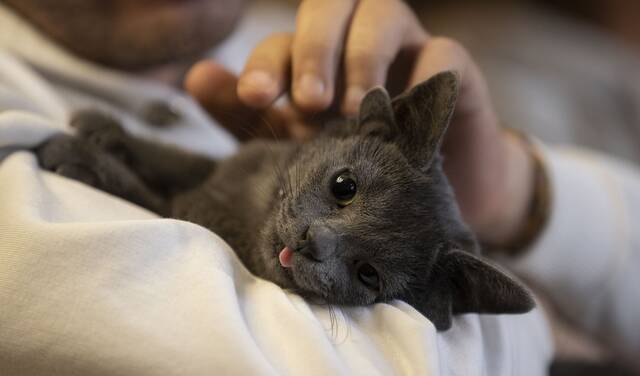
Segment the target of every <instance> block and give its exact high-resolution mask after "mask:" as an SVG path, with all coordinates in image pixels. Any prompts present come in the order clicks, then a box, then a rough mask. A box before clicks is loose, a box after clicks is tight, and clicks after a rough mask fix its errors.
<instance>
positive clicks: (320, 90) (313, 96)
mask: <svg viewBox="0 0 640 376" xmlns="http://www.w3.org/2000/svg"><path fill="white" fill-rule="evenodd" d="M293 99H294V101H295V103H296V105H297V106H298V107H300V108H302V109H304V110H307V111H321V110H325V109H326V108H327V107H329V105H330V104H331V100H332V99H333V93H332V92H331V90H330V87H329V86H328V85H327V84H326V82H325V81H324V80H323V79H321V78H320V77H318V76H317V75H315V74H310V73H306V74H303V75H302V76H301V77H300V78H299V79H298V80H296V81H295V84H294V86H293Z"/></svg>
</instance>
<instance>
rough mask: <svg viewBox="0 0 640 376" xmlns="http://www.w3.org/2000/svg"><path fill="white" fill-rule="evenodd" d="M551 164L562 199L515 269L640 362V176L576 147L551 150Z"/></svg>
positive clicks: (557, 196)
mask: <svg viewBox="0 0 640 376" xmlns="http://www.w3.org/2000/svg"><path fill="white" fill-rule="evenodd" d="M547 166H548V171H549V174H550V177H551V179H552V180H553V189H554V192H553V193H554V196H555V197H554V199H553V208H552V216H551V220H550V223H549V226H548V229H547V230H546V231H545V233H544V234H543V236H542V237H541V238H540V239H538V241H537V243H536V244H535V245H534V246H533V248H532V249H530V250H529V251H528V252H527V253H525V256H524V257H522V258H521V259H520V260H517V262H515V263H514V264H513V265H512V266H513V268H514V269H515V270H517V271H518V272H519V273H520V274H522V275H525V276H528V277H529V278H531V279H532V280H534V281H536V282H537V283H538V284H539V286H541V287H543V288H544V290H545V291H546V292H547V293H549V295H550V296H551V297H552V298H553V300H554V301H555V302H556V303H557V304H558V305H559V308H561V309H562V310H563V311H564V313H565V314H567V315H568V317H571V318H572V319H574V320H576V321H577V322H579V323H580V324H582V326H584V327H585V328H587V329H589V330H590V331H592V332H594V333H595V334H598V335H600V336H601V337H604V338H608V339H609V340H610V342H612V344H613V345H614V346H615V347H616V348H618V349H619V350H621V351H622V352H624V353H627V354H628V355H630V356H631V357H632V358H633V359H634V361H637V354H639V353H640V289H639V287H640V231H639V230H640V171H639V170H638V169H637V167H636V166H632V165H630V164H627V163H624V162H622V161H619V160H616V159H613V158H610V157H607V156H605V155H601V154H598V153H594V152H591V151H587V150H581V149H577V148H563V149H556V150H555V151H554V152H553V153H549V154H548V160H547ZM634 354H635V355H634Z"/></svg>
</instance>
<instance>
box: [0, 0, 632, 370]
mask: <svg viewBox="0 0 640 376" xmlns="http://www.w3.org/2000/svg"><path fill="white" fill-rule="evenodd" d="M251 14H253V15H255V16H256V18H257V16H259V15H261V14H260V13H259V12H255V11H254V12H253V13H251V12H250V15H251ZM256 21H257V20H256V19H253V20H252V21H251V20H250V21H245V22H244V24H243V25H244V26H245V27H249V26H250V25H252V24H255V23H256ZM260 21H263V19H260ZM253 34H255V33H250V32H245V33H244V34H241V35H244V36H246V35H253ZM257 37H259V35H258V36H256V35H254V38H257ZM233 40H234V39H233V38H232V39H231V41H233ZM243 43H247V42H246V41H245V42H243ZM246 47H247V49H248V48H249V47H251V46H246ZM225 48H227V49H228V50H229V49H230V50H233V48H231V47H228V46H225ZM0 50H1V51H2V52H0V153H4V154H5V155H7V156H6V157H5V158H4V159H3V160H1V161H0V374H2V375H4V374H20V375H29V374H33V375H36V374H64V375H75V374H77V375H86V374H109V375H112V374H114V375H116V374H119V375H178V374H183V375H207V374H319V375H320V374H322V375H324V374H362V375H375V374H407V375H416V374H426V375H492V376H493V375H542V374H545V372H546V366H547V362H548V361H549V359H550V356H551V350H552V349H551V340H550V337H549V333H548V329H547V326H546V323H545V321H544V318H543V316H542V314H541V313H540V312H539V311H537V310H534V311H533V312H531V313H528V314H524V315H501V316H496V315H475V314H469V315H462V316H458V317H456V319H455V320H454V324H453V327H452V329H450V330H449V331H446V332H442V333H438V332H436V331H435V329H434V327H433V325H432V324H431V323H430V322H429V321H428V320H426V319H425V318H424V317H423V316H421V315H420V314H419V313H418V312H416V311H415V310H414V309H413V308H411V307H410V306H408V305H407V304H404V303H402V302H395V303H393V304H377V305H375V306H372V307H366V308H352V309H342V310H338V311H336V312H338V314H337V316H336V319H335V320H334V321H333V322H332V320H331V317H332V315H331V313H330V312H329V311H328V310H327V309H326V308H323V307H318V306H313V305H310V304H308V303H306V302H305V301H303V300H302V299H301V298H299V297H298V296H296V295H293V294H290V293H287V292H284V291H282V290H281V289H280V288H279V287H277V286H275V285H274V284H272V283H269V282H266V281H263V280H261V279H258V278H256V277H254V276H252V275H251V274H250V273H248V272H247V270H246V269H245V268H244V267H243V265H242V264H241V263H240V262H239V260H238V259H237V258H236V256H235V254H234V253H233V252H232V250H231V249H229V247H228V246H227V245H226V244H225V243H224V242H223V241H222V240H221V239H220V238H218V237H217V236H216V235H215V234H212V233H211V232H209V231H208V230H206V229H204V228H202V227H199V226H197V225H194V224H190V223H187V222H182V221H177V220H171V219H161V218H158V217H157V216H155V215H154V214H152V213H149V212H147V211H145V210H143V209H140V208H138V207H136V206H134V205H132V204H130V203H127V202H124V201H122V200H120V199H118V198H116V197H112V196H110V195H108V194H106V193H103V192H99V191H96V190H94V189H92V188H90V187H87V186H85V185H82V184H80V183H78V182H75V181H71V180H68V179H64V178H62V177H59V176H56V175H53V174H50V173H46V172H42V171H41V170H39V168H38V166H37V163H36V161H35V159H34V156H33V155H32V154H31V153H29V152H28V151H15V149H16V148H19V147H24V146H30V145H35V144H37V143H38V142H40V141H41V140H43V139H44V138H46V137H47V136H49V135H50V134H51V133H52V132H59V131H65V130H66V129H67V126H66V123H67V120H68V118H69V115H70V114H71V113H72V112H73V111H74V110H75V109H77V108H81V107H85V106H87V105H91V106H98V107H100V108H103V109H106V110H108V111H111V112H112V113H113V114H114V115H116V116H117V117H118V118H120V119H121V120H122V121H123V122H124V125H125V126H126V127H127V128H128V129H129V130H130V131H132V132H135V133H138V134H140V135H142V136H144V137H149V138H154V139H159V140H162V141H165V142H173V143H176V144H178V145H181V146H183V147H187V148H190V149H193V150H196V151H200V152H204V153H207V154H209V155H212V156H221V155H225V154H229V153H230V152H232V151H233V149H234V144H233V141H232V140H231V139H230V138H229V137H228V135H227V134H226V133H225V132H223V131H222V130H220V128H218V127H216V126H215V124H213V123H212V122H211V121H210V120H209V119H208V118H207V116H206V114H204V113H203V111H202V110H201V109H200V108H198V107H197V106H196V105H195V104H194V103H193V101H191V99H189V98H188V97H186V96H184V95H183V94H182V93H180V92H179V91H177V90H174V89H172V88H168V87H165V86H162V85H159V84H156V83H152V82H148V81H144V80H141V79H139V78H134V77H130V76H125V75H123V74H120V73H117V72H113V71H108V70H105V69H103V68H99V67H96V66H93V65H91V64H89V63H87V62H83V61H80V60H78V59H75V58H73V57H72V56H70V55H68V54H66V53H65V52H63V51H62V50H60V49H58V48H57V47H56V46H54V45H53V44H52V43H50V42H49V41H47V40H45V39H43V38H42V37H41V36H40V35H38V33H36V32H34V31H33V30H32V29H31V28H30V27H29V26H28V25H26V24H24V23H23V22H21V21H20V20H19V19H18V18H16V17H15V16H14V15H13V14H12V13H11V12H10V11H9V10H7V9H6V8H5V7H4V6H2V5H0ZM245 52H246V50H245ZM245 52H242V53H245ZM235 53H237V54H238V55H237V56H240V55H241V54H242V53H238V52H237V51H236V52H235ZM232 55H233V54H232ZM232 57H233V56H231V57H229V56H227V57H220V58H221V59H228V60H226V61H228V62H229V63H231V62H233V59H232ZM240 63H241V61H236V64H240ZM157 99H161V100H165V101H169V102H170V103H172V104H173V105H174V106H175V107H176V108H178V110H179V112H180V113H181V114H182V115H183V123H184V124H183V125H182V126H179V127H173V128H168V129H164V130H157V129H153V130H152V131H151V130H150V129H151V128H150V127H147V126H145V124H144V121H143V119H142V118H141V117H140V116H139V115H138V114H139V113H140V111H141V110H142V109H143V108H144V106H145V104H146V103H148V102H149V101H152V100H157ZM0 155H1V154H0ZM549 158H550V161H551V162H550V163H551V165H552V166H556V167H557V168H556V167H554V171H557V173H556V174H554V177H556V178H557V179H554V190H556V191H557V192H559V194H558V200H556V203H555V205H556V210H555V214H554V219H553V221H552V225H551V227H550V228H549V230H548V232H547V234H546V238H545V239H543V240H542V241H541V242H540V244H539V245H540V248H539V249H536V250H532V252H531V255H530V258H529V259H526V260H523V261H522V265H521V267H522V269H523V270H524V271H525V272H527V271H528V272H531V273H534V274H535V275H544V276H545V278H547V279H549V281H553V280H560V281H561V282H566V283H567V287H566V290H562V292H563V294H566V295H570V296H571V297H572V299H573V300H572V302H575V304H576V307H584V308H585V309H587V308H588V307H587V306H588V305H589V303H590V301H591V297H590V296H589V295H588V293H587V290H588V288H589V287H587V288H585V289H584V290H583V289H581V287H582V286H583V285H588V284H589V283H590V281H595V280H597V277H601V276H602V275H603V274H606V273H607V272H608V271H611V270H614V269H612V268H614V266H613V264H609V263H605V264H604V265H603V266H602V267H603V268H604V269H602V270H598V271H594V273H593V275H591V274H589V275H585V273H584V272H585V271H583V270H579V269H582V268H578V267H575V268H570V267H568V266H567V265H566V264H567V263H566V262H565V265H560V266H557V267H554V263H555V262H558V261H559V260H558V257H560V256H558V255H548V252H549V251H547V250H553V249H561V250H563V251H565V248H571V249H573V248H572V247H573V246H574V245H578V244H577V243H576V242H577V241H578V240H576V239H575V237H574V236H572V234H574V233H573V229H575V228H576V227H577V226H574V223H573V221H578V220H579V221H580V223H581V224H582V226H583V228H585V227H586V228H588V231H590V232H593V234H592V236H593V237H594V239H592V241H590V242H588V243H587V242H586V241H585V242H584V244H583V243H580V244H579V245H580V246H582V247H584V248H583V252H585V253H586V254H589V255H591V254H592V253H593V252H595V245H596V244H598V245H599V247H598V250H604V251H603V252H605V253H606V255H605V256H603V257H604V258H606V259H607V260H610V259H613V258H614V256H611V255H612V254H613V253H611V254H610V253H607V252H606V251H607V250H611V249H613V248H614V247H617V245H618V244H619V243H617V242H613V240H616V241H617V240H618V238H617V237H616V236H615V235H612V234H615V233H617V232H615V231H618V227H617V225H615V224H614V223H613V222H611V224H610V225H609V226H596V225H597V223H598V222H590V221H589V217H588V216H584V215H581V213H582V214H584V213H585V212H584V211H588V210H591V209H590V208H593V207H592V206H591V203H592V202H591V201H593V200H591V196H590V194H591V193H590V191H588V190H586V189H583V187H580V190H578V189H577V188H576V185H575V184H576V182H575V180H574V179H573V178H572V176H574V175H571V174H569V173H567V171H573V170H574V169H575V168H577V167H575V166H578V165H579V164H577V162H574V160H573V159H571V158H565V156H564V155H563V154H555V153H554V152H550V153H549ZM565 173H566V174H565ZM611 173H612V174H614V175H616V176H619V180H620V184H621V186H624V187H628V189H630V190H633V187H634V186H637V184H638V183H637V181H638V179H637V178H636V177H634V175H633V173H629V172H627V171H622V172H621V171H618V170H613V171H612V172H611ZM581 176H582V175H581ZM563 177H564V178H563ZM583 178H584V179H586V180H585V181H588V182H589V184H592V185H593V187H594V188H593V189H596V190H597V189H598V188H597V187H600V186H601V185H602V184H604V183H603V180H602V179H600V178H599V176H598V175H597V174H594V173H592V172H590V170H589V171H587V170H585V171H584V176H583ZM616 179H618V178H616ZM578 183H580V184H582V183H581V181H578ZM574 190H575V191H576V192H575V194H568V193H567V192H573V191H574ZM638 191H639V190H637V189H636V190H635V193H634V192H628V193H629V194H628V195H627V196H621V200H623V201H621V202H620V205H622V206H623V207H624V206H628V205H634V206H635V207H638V205H640V200H638V196H637V194H638V193H637V192H638ZM597 193H598V195H597V197H600V198H601V199H602V200H603V201H602V202H601V203H600V204H598V206H597V207H596V209H595V210H598V215H599V216H600V217H601V218H607V216H616V215H617V214H615V213H614V210H616V209H614V206H613V205H611V202H612V199H611V197H610V196H609V195H607V194H605V193H603V192H597ZM634 194H635V196H633V197H635V198H634V200H635V201H631V199H629V197H628V196H629V195H634ZM565 200H568V201H565ZM571 200H577V202H576V201H571ZM578 203H579V204H578ZM567 208H569V213H570V214H567V213H565V212H564V211H562V210H565V211H566V210H567ZM638 212H639V211H638V210H635V211H634V210H629V211H627V214H628V215H630V216H633V215H635V221H636V225H637V218H638V214H637V213H638ZM573 213H576V214H573ZM574 215H575V217H574ZM615 218H618V217H615ZM612 221H613V220H612ZM594 223H595V224H596V225H594ZM627 224H629V225H632V222H628V223H627ZM594 228H597V229H598V230H599V231H600V232H595V231H593V229H594ZM636 228H637V227H636ZM627 234H628V235H629V236H631V237H634V238H633V239H635V240H634V241H635V243H633V244H634V245H633V247H635V248H633V249H632V250H630V251H629V253H628V254H629V255H635V256H634V257H636V261H635V265H638V262H637V254H638V248H639V247H638V241H637V239H638V238H637V237H638V235H637V234H634V232H633V228H632V227H630V228H629V231H628V232H627ZM625 244H626V243H625ZM574 254H575V253H571V255H574ZM547 260H549V261H547ZM586 260H588V261H586ZM594 260H595V261H594V264H588V265H589V268H587V269H588V270H591V269H590V268H591V267H595V266H601V264H600V263H599V262H597V259H595V256H594ZM572 262H573V263H574V264H579V265H582V264H581V263H585V265H587V264H586V263H587V262H591V259H589V257H579V258H575V259H573V260H572ZM607 265H608V266H607ZM616 265H618V266H616V267H620V268H621V266H620V265H622V264H620V263H619V264H616ZM626 267H631V266H628V265H626ZM607 268H608V269H607ZM619 270H622V269H619ZM596 272H597V273H596ZM545 273H547V274H545ZM564 273H566V274H567V275H566V276H564V277H562V276H559V275H558V274H564ZM620 278H623V279H624V278H626V277H620ZM574 279H575V280H574ZM628 280H629V279H627V281H628ZM576 281H577V282H576ZM618 282H619V281H618V280H615V279H613V278H612V279H610V280H609V283H608V285H607V286H609V287H610V289H609V290H607V291H608V293H606V292H605V293H603V294H604V295H603V296H607V297H609V300H613V301H615V303H616V304H617V305H613V306H611V307H609V308H606V307H603V305H604V303H602V304H601V303H599V302H594V303H593V304H594V307H595V308H589V312H594V316H593V317H595V319H594V320H593V321H592V322H593V323H594V324H593V325H596V326H598V325H600V326H602V325H601V323H600V322H601V321H599V320H598V319H599V318H602V317H604V316H614V317H616V318H621V321H620V323H621V324H620V325H622V326H621V329H624V328H626V329H627V330H628V329H629V328H630V327H628V326H627V325H631V324H633V323H634V320H636V321H637V320H638V317H640V315H635V316H633V312H634V311H631V313H629V315H627V314H625V313H624V312H623V310H624V309H625V308H627V309H628V308H629V307H631V305H630V304H629V303H627V304H626V305H625V301H624V299H623V298H624V297H623V295H622V294H619V293H618V291H622V292H625V291H626V292H629V290H624V289H621V290H617V288H618V287H619V286H618V285H617V283H618ZM611 297H615V299H611ZM637 311H638V309H637V307H636V309H635V312H636V313H637ZM603 312H604V313H605V314H603ZM637 327H638V326H636V328H637ZM630 337H633V338H635V339H636V340H637V335H632V334H630ZM631 342H633V341H631Z"/></svg>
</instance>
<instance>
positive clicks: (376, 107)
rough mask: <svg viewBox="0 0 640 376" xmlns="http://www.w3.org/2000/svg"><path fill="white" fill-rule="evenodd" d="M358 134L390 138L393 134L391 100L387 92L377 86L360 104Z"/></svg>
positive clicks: (393, 123)
mask: <svg viewBox="0 0 640 376" xmlns="http://www.w3.org/2000/svg"><path fill="white" fill-rule="evenodd" d="M358 133H360V134H361V135H376V136H381V137H383V138H387V139H388V138H390V137H391V136H392V135H393V134H394V133H395V120H394V116H393V109H392V107H391V98H389V94H388V93H387V91H386V90H385V89H384V88H383V87H381V86H377V87H375V88H373V89H371V90H369V91H368V92H367V94H366V95H365V96H364V98H363V99H362V103H361V104H360V115H359V116H358Z"/></svg>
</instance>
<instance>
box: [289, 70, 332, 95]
mask: <svg viewBox="0 0 640 376" xmlns="http://www.w3.org/2000/svg"><path fill="white" fill-rule="evenodd" d="M324 89H325V87H324V82H322V80H321V79H319V78H318V77H316V76H314V75H312V74H305V75H304V76H302V77H301V78H300V79H299V80H298V85H296V92H297V93H296V94H297V96H298V98H301V99H319V98H321V97H322V95H323V94H324Z"/></svg>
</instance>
